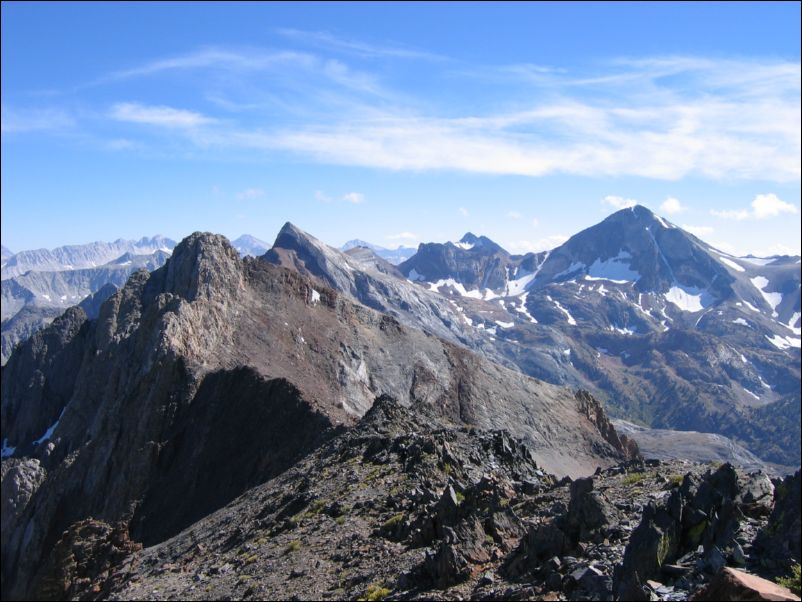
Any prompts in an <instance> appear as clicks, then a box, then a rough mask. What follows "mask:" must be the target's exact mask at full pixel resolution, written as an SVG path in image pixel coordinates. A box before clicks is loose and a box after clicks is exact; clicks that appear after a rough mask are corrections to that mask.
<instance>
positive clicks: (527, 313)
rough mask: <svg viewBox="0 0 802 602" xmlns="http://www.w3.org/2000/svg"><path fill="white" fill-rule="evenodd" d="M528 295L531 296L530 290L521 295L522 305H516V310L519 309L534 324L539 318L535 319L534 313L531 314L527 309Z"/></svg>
mask: <svg viewBox="0 0 802 602" xmlns="http://www.w3.org/2000/svg"><path fill="white" fill-rule="evenodd" d="M528 296H529V293H528V292H527V293H524V294H523V295H521V305H520V306H519V307H516V308H515V311H517V312H518V313H522V314H523V315H525V316H526V317H527V318H529V321H530V322H531V323H532V324H537V320H535V318H534V317H533V316H532V314H530V313H529V311H528V310H527V309H526V298H527V297H528Z"/></svg>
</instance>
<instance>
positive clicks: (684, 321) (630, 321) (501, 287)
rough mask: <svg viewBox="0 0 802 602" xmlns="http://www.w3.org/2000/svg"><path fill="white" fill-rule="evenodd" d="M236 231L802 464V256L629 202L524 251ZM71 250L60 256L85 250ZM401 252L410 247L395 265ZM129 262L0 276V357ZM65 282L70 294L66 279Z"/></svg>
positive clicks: (640, 406) (291, 263)
mask: <svg viewBox="0 0 802 602" xmlns="http://www.w3.org/2000/svg"><path fill="white" fill-rule="evenodd" d="M160 240H164V239H160V238H159V237H154V238H153V239H142V241H160ZM142 241H138V243H142ZM118 242H119V241H118ZM170 242H171V241H170ZM105 244H106V243H94V245H99V246H100V248H101V249H103V248H106V247H105V246H104V245H105ZM113 244H115V245H116V244H118V243H113ZM232 244H233V246H234V248H235V249H236V250H237V251H238V252H239V254H240V255H242V256H245V255H250V256H254V257H262V256H264V259H265V260H267V261H269V262H271V263H275V264H278V265H281V266H284V267H288V268H290V269H292V270H294V271H298V272H300V273H301V274H303V275H306V276H309V277H312V278H314V279H316V280H318V281H320V282H321V283H322V284H324V285H326V286H329V287H331V288H333V289H335V290H337V291H340V292H342V293H345V294H347V295H348V296H349V297H351V298H352V299H354V300H356V301H358V302H359V303H361V304H363V305H366V306H367V307H370V308H373V309H376V310H378V311H381V312H383V313H386V314H388V315H390V316H393V317H394V318H396V319H398V320H399V321H400V322H401V323H402V324H405V325H407V326H410V327H413V328H417V329H422V330H424V331H426V332H429V333H432V334H434V335H436V336H439V337H442V338H444V339H445V340H448V341H451V342H453V343H456V344H458V345H462V346H464V347H467V348H469V349H471V350H473V351H476V352H478V353H480V354H481V355H483V356H484V357H485V358H487V359H490V360H491V361H494V362H496V363H499V364H501V365H504V366H507V367H510V368H514V369H516V370H520V371H522V372H524V373H525V374H528V375H531V376H535V377H537V378H540V379H543V380H545V381H548V382H552V383H556V384H566V385H571V386H574V387H581V388H585V389H588V390H590V391H591V392H593V393H594V394H595V395H597V396H598V397H600V398H601V399H603V400H604V402H605V404H606V405H607V407H608V408H609V410H610V411H611V413H612V414H613V415H614V416H616V417H618V418H621V419H625V420H630V421H635V422H637V423H639V424H641V425H644V426H649V427H652V428H655V429H680V430H687V431H704V432H709V433H718V434H720V435H724V436H728V437H731V438H732V439H733V444H734V445H737V444H741V445H743V446H745V447H746V448H747V449H748V450H749V451H750V452H752V453H755V454H757V455H758V456H759V457H760V458H762V459H763V460H764V461H769V462H774V463H777V464H781V465H796V464H798V463H799V460H800V458H799V456H800V453H799V449H798V445H796V444H795V443H794V442H795V441H798V440H799V436H800V434H799V420H798V419H797V418H798V417H799V415H800V392H799V383H800V363H799V357H800V349H799V348H800V326H802V324H801V321H800V315H801V314H800V258H799V257H786V256H777V257H770V258H756V257H752V256H747V257H734V256H732V255H730V254H727V253H724V252H722V251H720V250H717V249H715V248H713V247H711V246H710V245H708V244H706V243H705V242H703V241H701V240H699V239H698V238H696V237H695V236H693V235H691V234H689V233H688V232H685V231H684V230H682V229H681V228H679V227H677V226H676V225H674V224H671V223H670V222H668V221H666V220H665V219H663V218H661V217H659V216H657V215H655V214H654V213H652V212H651V211H649V210H648V209H646V208H644V207H640V206H637V207H633V208H630V209H625V210H622V211H619V212H617V213H615V214H613V215H611V216H609V217H608V218H607V219H605V220H604V221H602V222H601V223H599V224H597V225H596V226H593V227H591V228H588V229H587V230H584V231H582V232H580V233H578V234H576V235H575V236H573V237H571V238H570V239H569V240H568V241H566V242H565V243H564V244H562V245H560V246H559V247H557V248H555V249H552V250H550V251H545V252H541V253H528V254H524V255H513V254H510V253H508V252H507V251H506V250H505V249H504V248H503V247H501V246H500V245H499V244H497V243H495V242H494V241H492V240H490V239H488V238H487V237H485V236H477V235H475V234H473V233H467V234H466V235H465V236H464V237H463V238H462V239H460V240H459V241H458V242H447V243H425V244H421V245H420V246H419V248H418V249H417V251H416V252H414V250H412V249H407V248H404V247H400V248H399V249H397V250H395V251H390V250H388V249H384V248H382V247H379V246H377V245H373V244H371V243H368V242H365V241H363V240H358V239H357V240H352V241H349V242H348V243H346V244H345V245H343V247H342V249H341V250H340V251H338V250H335V249H332V248H331V247H329V246H327V245H325V244H324V243H322V242H320V241H319V240H317V239H315V238H314V237H313V236H311V235H309V234H307V233H306V232H303V231H302V230H300V229H299V228H297V227H295V226H293V225H292V224H287V225H285V227H284V228H282V230H281V232H279V234H278V236H277V238H276V240H275V243H274V244H273V245H269V244H268V243H265V242H263V241H260V240H258V239H256V238H254V237H252V236H248V235H244V236H242V237H240V238H238V239H236V240H235V241H233V243H232ZM90 246H92V245H90ZM71 249H73V250H74V251H73V254H72V255H71V256H70V260H71V261H76V260H75V259H74V257H75V256H78V257H85V258H89V257H91V252H90V251H88V250H84V251H76V250H75V249H77V248H75V247H74V248H71ZM401 252H403V254H407V253H409V256H408V257H407V258H406V259H404V260H403V261H400V262H399V263H398V264H397V265H396V264H394V261H395V260H397V259H399V255H398V253H401ZM388 254H389V255H388ZM18 255H21V254H18ZM41 257H42V258H43V261H45V263H47V262H52V261H53V259H52V258H53V257H59V258H61V260H63V259H64V258H65V257H67V254H66V252H65V251H60V250H54V251H53V252H48V253H42V254H41ZM388 257H389V259H388ZM15 258H16V256H12V258H11V259H12V260H14V259H15ZM129 259H130V258H129ZM163 259H164V258H162V263H163ZM126 261H127V260H126V259H125V258H118V260H117V261H116V262H114V263H112V264H110V265H108V266H104V267H103V268H102V270H105V271H106V272H104V275H103V276H102V277H101V276H93V275H92V274H90V273H84V272H82V271H81V270H74V271H75V272H76V273H75V274H72V275H71V276H69V277H67V276H65V274H64V273H52V272H41V273H37V274H34V273H30V274H26V275H25V276H24V277H23V276H20V277H17V278H15V279H14V280H8V281H4V282H3V311H4V314H3V318H4V326H3V328H4V347H3V358H4V360H5V359H6V357H7V354H8V353H10V350H11V348H12V346H13V345H11V344H10V343H9V344H6V340H7V339H8V340H9V341H10V340H11V337H10V336H7V334H6V330H12V329H14V330H15V331H16V334H15V335H14V336H15V338H14V339H13V341H14V342H17V341H18V340H23V339H24V338H26V337H28V336H30V334H31V333H32V332H34V331H35V330H36V329H38V328H40V327H41V326H42V325H44V324H45V323H47V322H49V321H50V320H52V319H53V318H54V317H55V316H56V315H58V313H60V311H63V309H64V307H65V306H66V305H69V304H72V303H77V302H78V301H79V300H81V299H83V298H84V297H85V296H86V295H88V294H89V293H90V292H92V293H94V292H96V291H97V290H98V289H99V288H100V287H101V286H102V284H105V283H113V284H115V285H116V286H120V284H121V281H124V279H125V277H126V276H125V275H124V273H123V272H116V271H114V270H115V268H114V266H120V265H121V264H125V263H126ZM76 262H77V261H76ZM20 263H21V262H19V261H16V262H13V265H19V264H20ZM33 263H34V262H33V261H32V260H30V259H29V260H28V265H31V264H33ZM157 263H158V262H154V263H151V264H149V265H147V266H143V267H147V268H148V269H153V268H154V266H156V265H157ZM7 265H12V261H11V260H7ZM131 265H132V266H133V265H134V264H133V263H132V264H131ZM96 269H97V268H96ZM116 269H119V267H118V268H116ZM58 274H60V275H58ZM112 274H114V275H115V276H114V278H116V280H115V279H114V278H113V277H112ZM75 280H78V281H80V282H82V283H83V284H82V285H81V287H80V288H79V292H69V290H68V289H69V286H68V285H67V284H62V282H65V281H66V282H73V281H75ZM65 295H66V296H67V298H66V299H62V297H63V296H65ZM47 297H49V298H50V301H51V303H45V302H44V301H43V300H47V299H46V298H47ZM98 300H99V299H98ZM23 308H24V309H25V311H21V310H22V309H23ZM38 312H41V313H38ZM7 313H8V314H9V315H6V314H7ZM12 318H13V319H12ZM741 456H744V454H741Z"/></svg>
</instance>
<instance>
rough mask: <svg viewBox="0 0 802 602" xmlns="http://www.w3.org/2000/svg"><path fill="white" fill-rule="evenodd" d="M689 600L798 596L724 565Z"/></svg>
mask: <svg viewBox="0 0 802 602" xmlns="http://www.w3.org/2000/svg"><path fill="white" fill-rule="evenodd" d="M691 600H700V601H701V600H709V601H711V602H713V601H716V602H718V601H722V602H723V601H725V600H799V596H796V595H794V593H793V592H792V591H791V590H789V589H788V588H785V587H783V586H781V585H777V584H776V583H774V582H772V581H768V580H767V579H763V578H761V577H758V576H757V575H750V574H749V573H745V572H743V571H739V570H737V569H733V568H730V567H724V568H723V569H721V570H720V571H719V572H718V573H717V574H716V576H715V577H714V578H713V580H712V581H711V582H710V584H709V585H708V586H707V587H705V588H704V589H702V590H700V591H699V592H697V593H696V594H695V595H694V596H693V597H692V598H691Z"/></svg>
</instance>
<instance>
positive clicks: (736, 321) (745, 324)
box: [732, 318, 751, 328]
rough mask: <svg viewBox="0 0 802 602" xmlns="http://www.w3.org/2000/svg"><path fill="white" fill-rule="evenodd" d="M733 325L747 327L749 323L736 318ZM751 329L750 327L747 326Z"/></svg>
mask: <svg viewBox="0 0 802 602" xmlns="http://www.w3.org/2000/svg"><path fill="white" fill-rule="evenodd" d="M732 323H733V324H740V325H741V326H749V322H747V321H746V320H744V319H743V318H736V319H734V320H733V321H732ZM749 328H751V326H749Z"/></svg>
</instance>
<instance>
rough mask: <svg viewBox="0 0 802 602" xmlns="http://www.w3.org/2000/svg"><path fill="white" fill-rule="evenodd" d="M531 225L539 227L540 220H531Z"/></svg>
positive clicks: (534, 218)
mask: <svg viewBox="0 0 802 602" xmlns="http://www.w3.org/2000/svg"><path fill="white" fill-rule="evenodd" d="M532 225H533V226H534V227H535V228H537V227H538V226H539V225H540V220H538V219H537V218H536V217H533V218H532Z"/></svg>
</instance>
